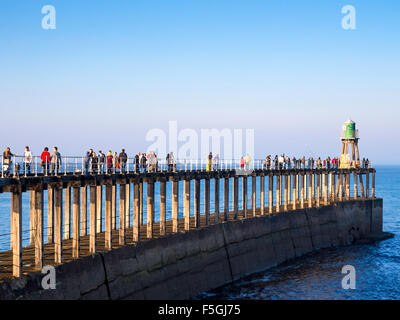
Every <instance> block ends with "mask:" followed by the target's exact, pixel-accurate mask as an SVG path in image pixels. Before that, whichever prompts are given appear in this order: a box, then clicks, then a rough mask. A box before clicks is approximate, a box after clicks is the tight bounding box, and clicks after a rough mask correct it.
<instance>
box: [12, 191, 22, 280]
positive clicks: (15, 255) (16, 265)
mask: <svg viewBox="0 0 400 320" xmlns="http://www.w3.org/2000/svg"><path fill="white" fill-rule="evenodd" d="M11 243H12V248H11V249H12V273H13V276H14V277H18V278H19V277H21V275H22V194H21V192H20V191H16V192H12V193H11Z"/></svg>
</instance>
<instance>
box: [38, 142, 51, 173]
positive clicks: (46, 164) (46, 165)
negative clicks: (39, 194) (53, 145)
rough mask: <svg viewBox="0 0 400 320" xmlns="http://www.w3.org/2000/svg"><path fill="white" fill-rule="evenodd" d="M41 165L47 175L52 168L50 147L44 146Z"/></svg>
mask: <svg viewBox="0 0 400 320" xmlns="http://www.w3.org/2000/svg"><path fill="white" fill-rule="evenodd" d="M40 161H41V162H40V166H41V167H42V173H45V174H46V175H47V173H48V172H49V170H50V152H49V148H47V147H46V148H44V150H43V152H42V154H41V156H40Z"/></svg>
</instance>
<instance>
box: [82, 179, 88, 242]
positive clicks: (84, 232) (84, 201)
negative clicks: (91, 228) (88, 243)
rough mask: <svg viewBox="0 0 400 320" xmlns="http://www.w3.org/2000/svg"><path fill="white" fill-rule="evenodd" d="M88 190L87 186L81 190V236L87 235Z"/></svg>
mask: <svg viewBox="0 0 400 320" xmlns="http://www.w3.org/2000/svg"><path fill="white" fill-rule="evenodd" d="M87 190H88V187H87V186H84V187H82V188H81V236H86V235H87Z"/></svg>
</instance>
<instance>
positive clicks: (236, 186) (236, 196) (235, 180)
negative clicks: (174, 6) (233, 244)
mask: <svg viewBox="0 0 400 320" xmlns="http://www.w3.org/2000/svg"><path fill="white" fill-rule="evenodd" d="M238 207H239V178H238V177H237V176H235V177H233V219H234V220H237V218H238V211H239V209H238Z"/></svg>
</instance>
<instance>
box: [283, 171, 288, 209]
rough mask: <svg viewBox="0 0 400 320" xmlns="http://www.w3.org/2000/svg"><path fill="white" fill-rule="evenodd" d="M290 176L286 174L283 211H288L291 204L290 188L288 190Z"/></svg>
mask: <svg viewBox="0 0 400 320" xmlns="http://www.w3.org/2000/svg"><path fill="white" fill-rule="evenodd" d="M288 181H289V179H288V175H287V174H285V191H284V200H283V201H284V204H283V210H284V211H288V202H289V188H288Z"/></svg>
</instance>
